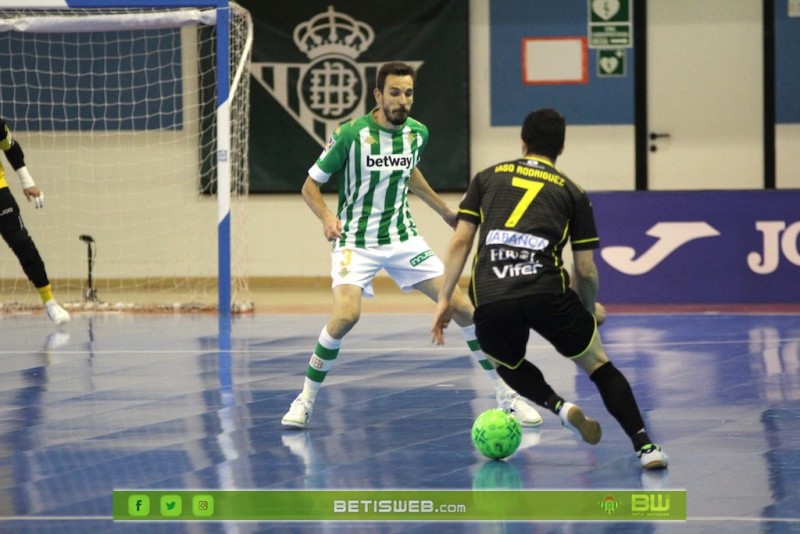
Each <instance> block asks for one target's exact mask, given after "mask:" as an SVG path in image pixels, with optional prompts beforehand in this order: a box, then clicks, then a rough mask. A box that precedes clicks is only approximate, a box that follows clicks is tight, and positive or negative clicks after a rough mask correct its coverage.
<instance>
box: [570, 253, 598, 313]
mask: <svg viewBox="0 0 800 534" xmlns="http://www.w3.org/2000/svg"><path fill="white" fill-rule="evenodd" d="M573 254H574V256H575V291H576V292H577V293H578V295H579V296H580V297H581V301H583V305H584V306H585V307H586V310H587V311H588V312H589V313H591V314H592V315H595V317H597V306H596V303H597V288H598V287H599V275H598V273H597V265H596V264H595V263H594V250H576V251H574V253H573ZM603 311H605V310H604V309H603ZM598 322H599V321H598Z"/></svg>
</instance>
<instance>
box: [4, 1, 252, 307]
mask: <svg viewBox="0 0 800 534" xmlns="http://www.w3.org/2000/svg"><path fill="white" fill-rule="evenodd" d="M54 3H55V2H53V1H52V0H51V1H49V2H48V4H49V5H53V4H54ZM79 3H80V2H79V1H71V2H70V6H71V7H70V8H63V9H30V8H25V9H7V8H2V7H0V49H2V50H3V52H2V55H3V58H4V59H3V67H2V68H0V115H1V116H2V117H3V118H4V119H5V121H6V123H7V124H8V125H9V127H10V128H11V130H12V133H13V135H14V137H15V139H16V140H17V141H18V142H19V143H20V145H21V146H22V148H23V150H24V152H25V160H26V164H27V167H28V169H29V170H30V172H31V175H32V176H33V178H34V180H35V181H36V185H37V186H38V187H39V188H40V189H41V190H42V191H43V192H44V193H45V197H46V200H45V208H44V209H43V210H34V209H33V205H32V204H29V203H27V202H25V198H24V195H23V193H22V191H21V187H20V185H19V182H18V180H16V177H15V174H14V172H13V170H12V169H11V167H10V165H8V163H7V161H6V160H5V159H3V160H2V163H3V165H4V167H5V169H6V175H7V179H8V182H9V187H10V188H11V190H12V193H13V194H14V196H15V197H16V199H17V202H18V203H19V204H20V210H21V214H22V217H23V221H24V223H25V226H26V227H27V228H28V231H29V232H30V234H31V236H32V237H33V240H34V242H35V243H36V246H37V248H38V249H39V252H40V254H41V255H42V258H43V260H44V262H45V266H46V268H47V273H48V276H49V278H50V281H51V285H52V286H53V289H54V292H55V296H56V298H57V299H58V300H59V301H60V302H61V303H62V304H63V305H64V306H65V307H66V308H67V309H97V308H100V309H105V308H111V309H132V310H143V311H150V310H152V311H158V310H163V309H168V310H216V309H219V310H220V311H225V310H228V309H231V310H232V311H234V312H242V311H248V310H250V309H251V305H250V304H249V291H248V287H247V276H246V272H245V266H246V256H245V255H246V252H247V250H246V246H245V245H246V244H245V243H244V242H243V241H244V238H243V237H242V236H243V235H244V232H243V231H242V229H243V227H244V225H245V224H246V220H245V211H246V210H245V208H246V204H247V202H246V199H247V194H248V184H249V176H248V165H247V148H248V142H247V134H248V120H249V89H250V87H249V73H248V72H247V66H248V64H249V60H250V46H251V43H252V23H251V20H250V15H249V13H248V12H247V11H246V10H245V9H243V8H242V7H240V6H238V5H237V4H235V3H230V4H228V6H227V7H225V8H217V4H218V2H216V0H215V1H214V2H211V1H207V0H198V1H197V5H196V6H195V7H194V8H180V9H178V8H174V7H168V6H169V4H172V5H174V4H175V3H174V2H168V1H163V0H162V1H161V2H159V0H153V1H152V2H151V4H153V6H154V7H149V8H126V9H107V8H102V9H100V8H85V9H79V8H75V7H74V5H75V4H79ZM131 3H132V4H134V3H135V4H137V5H139V6H141V5H143V4H144V3H145V2H141V1H139V2H131ZM159 3H162V4H164V5H165V7H158V4H159ZM25 4H26V5H35V2H26V3H25ZM87 4H91V2H87ZM94 5H97V3H96V2H94ZM226 56H227V61H226ZM0 302H2V306H3V309H5V310H9V309H12V310H13V309H17V308H23V309H24V308H26V307H33V306H41V302H40V301H39V296H38V292H37V291H36V289H35V288H34V287H33V285H32V284H31V283H30V282H29V281H28V280H27V278H26V277H25V275H24V273H23V272H22V269H21V267H20V265H19V263H18V261H17V259H16V257H15V256H14V255H13V253H12V252H11V251H10V249H9V250H7V252H6V253H3V254H0Z"/></svg>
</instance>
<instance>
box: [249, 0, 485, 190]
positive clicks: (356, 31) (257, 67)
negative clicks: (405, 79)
mask: <svg viewBox="0 0 800 534" xmlns="http://www.w3.org/2000/svg"><path fill="white" fill-rule="evenodd" d="M239 3H240V4H241V5H242V6H243V7H245V8H246V9H248V10H249V11H250V13H251V14H252V16H253V23H254V27H255V37H254V43H253V58H252V64H251V74H252V76H253V81H254V83H253V84H252V86H251V93H252V96H251V98H252V110H251V121H250V154H249V158H250V170H251V183H250V191H251V192H253V193H279V192H291V193H297V192H299V191H300V188H301V186H302V184H303V181H304V180H305V178H306V176H307V175H308V169H309V167H311V165H312V164H313V163H314V161H316V159H317V157H319V155H320V153H321V152H322V149H323V147H324V146H325V144H326V142H327V140H328V138H329V137H330V135H331V134H332V133H333V131H334V129H335V128H336V127H337V126H338V125H339V124H341V123H343V122H346V121H348V120H350V119H352V118H356V117H359V116H361V115H363V114H365V113H368V112H369V111H370V110H371V109H372V108H373V107H374V106H375V99H374V97H373V94H372V90H373V88H374V87H375V77H376V74H377V71H378V68H379V67H380V65H382V64H383V63H385V62H387V61H395V60H399V61H404V62H406V63H409V64H410V65H412V66H414V67H415V68H416V69H417V82H416V86H415V89H414V91H415V98H414V105H413V108H412V110H411V116H412V117H414V118H415V119H417V120H418V121H420V122H422V123H424V124H425V125H426V126H427V127H428V129H429V130H430V134H431V137H430V141H429V143H428V146H427V147H426V149H425V152H424V153H423V156H422V160H421V161H420V165H419V168H420V170H421V171H422V173H423V174H424V175H425V177H426V178H427V179H428V182H430V184H431V186H432V187H433V188H434V189H436V190H437V191H440V192H441V191H464V190H465V189H466V186H467V184H468V183H469V179H470V176H469V172H470V170H469V169H470V167H469V93H468V80H469V70H468V69H469V61H468V59H469V58H468V50H467V48H468V25H467V11H468V2H464V1H463V0H407V1H406V2H403V4H402V7H401V8H400V9H395V8H390V7H389V6H390V4H386V3H385V2H364V1H363V0H350V1H347V0H345V1H336V2H331V1H330V0H327V1H324V2H322V1H304V2H264V1H263V0H241V1H240V2H239ZM395 7H396V6H395ZM332 182H333V180H332ZM324 190H326V191H333V190H335V184H332V183H329V184H326V186H325V189H324Z"/></svg>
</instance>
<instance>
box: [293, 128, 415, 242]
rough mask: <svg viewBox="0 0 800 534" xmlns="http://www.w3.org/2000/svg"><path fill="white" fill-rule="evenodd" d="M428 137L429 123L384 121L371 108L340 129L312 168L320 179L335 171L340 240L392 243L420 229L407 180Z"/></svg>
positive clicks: (312, 173)
mask: <svg viewBox="0 0 800 534" xmlns="http://www.w3.org/2000/svg"><path fill="white" fill-rule="evenodd" d="M427 143H428V128H427V127H426V126H425V125H424V124H422V123H420V122H418V121H416V120H414V119H412V118H410V117H409V118H408V119H407V120H406V123H405V124H404V125H403V127H402V128H398V129H397V130H388V129H386V128H382V127H380V126H379V125H378V123H377V122H375V119H374V118H373V117H372V113H368V114H366V115H364V116H362V117H359V118H358V119H355V120H353V121H350V122H348V123H345V124H343V125H341V126H340V127H339V128H337V129H336V131H335V132H334V133H333V136H332V137H331V139H330V140H329V141H328V146H327V147H326V148H325V150H323V152H322V154H321V155H320V157H319V159H318V160H317V162H316V163H315V164H314V166H313V167H311V169H309V171H308V174H309V176H311V178H313V179H314V180H315V181H316V182H318V183H321V184H324V183H326V182H327V181H328V180H329V179H330V177H331V176H332V175H334V174H335V175H336V179H337V181H338V185H339V208H338V211H337V214H338V217H339V219H341V220H342V223H343V228H342V236H341V238H340V239H339V242H338V244H339V246H342V247H359V248H365V247H372V246H377V245H387V244H390V243H399V242H402V241H406V240H407V239H408V238H410V237H413V236H415V235H417V227H416V224H415V223H414V220H413V219H412V218H411V211H410V210H409V207H408V180H409V178H410V176H411V171H412V169H414V167H416V166H417V163H418V162H419V159H420V156H421V155H422V150H423V149H424V148H425V145H426V144H427Z"/></svg>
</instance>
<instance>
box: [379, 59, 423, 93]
mask: <svg viewBox="0 0 800 534" xmlns="http://www.w3.org/2000/svg"><path fill="white" fill-rule="evenodd" d="M390 74H391V75H393V76H411V79H412V80H414V81H416V79H417V73H416V71H414V67H412V66H411V65H409V64H408V63H403V62H402V61H390V62H389V63H384V64H383V65H381V68H380V70H378V78H377V79H376V80H375V87H377V89H378V91H380V92H381V93H383V86H384V85H385V84H386V77H387V76H389V75H390Z"/></svg>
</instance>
